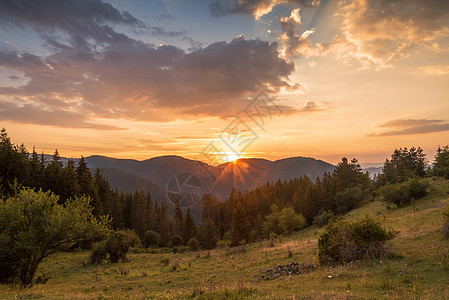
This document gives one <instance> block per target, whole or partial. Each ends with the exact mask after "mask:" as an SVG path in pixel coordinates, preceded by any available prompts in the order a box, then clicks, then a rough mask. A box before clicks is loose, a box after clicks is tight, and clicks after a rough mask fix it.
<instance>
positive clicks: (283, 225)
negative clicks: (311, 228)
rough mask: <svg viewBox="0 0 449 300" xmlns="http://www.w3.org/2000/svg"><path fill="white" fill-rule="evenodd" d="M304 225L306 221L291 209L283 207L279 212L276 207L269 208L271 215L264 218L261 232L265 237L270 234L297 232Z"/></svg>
mask: <svg viewBox="0 0 449 300" xmlns="http://www.w3.org/2000/svg"><path fill="white" fill-rule="evenodd" d="M305 225H306V220H305V219H304V217H303V216H302V215H301V214H297V213H296V212H295V210H294V209H293V208H291V207H284V208H283V209H282V210H279V208H278V207H277V205H275V204H273V205H272V206H271V214H270V215H268V216H266V217H265V222H264V223H263V231H264V234H265V236H268V235H269V234H270V233H272V232H273V233H276V234H281V233H285V234H288V233H291V232H293V231H295V230H299V229H301V228H303V227H304V226H305Z"/></svg>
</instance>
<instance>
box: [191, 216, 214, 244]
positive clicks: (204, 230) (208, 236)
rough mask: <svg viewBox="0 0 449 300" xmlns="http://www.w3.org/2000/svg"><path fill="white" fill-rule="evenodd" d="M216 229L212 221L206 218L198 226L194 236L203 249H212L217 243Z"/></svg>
mask: <svg viewBox="0 0 449 300" xmlns="http://www.w3.org/2000/svg"><path fill="white" fill-rule="evenodd" d="M217 235H218V230H217V227H215V224H214V222H213V221H212V220H211V219H210V218H208V219H207V220H206V222H204V223H203V224H201V225H200V226H199V227H198V230H197V232H196V238H197V239H198V242H199V243H200V246H201V247H202V248H203V249H213V248H215V245H217V240H218V239H217Z"/></svg>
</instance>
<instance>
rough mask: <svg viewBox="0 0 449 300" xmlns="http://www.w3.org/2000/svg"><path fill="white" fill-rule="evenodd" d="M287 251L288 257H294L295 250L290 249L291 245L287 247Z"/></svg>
mask: <svg viewBox="0 0 449 300" xmlns="http://www.w3.org/2000/svg"><path fill="white" fill-rule="evenodd" d="M287 253H288V257H289V258H290V257H293V251H292V249H290V246H288V247H287Z"/></svg>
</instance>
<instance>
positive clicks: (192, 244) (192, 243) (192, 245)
mask: <svg viewBox="0 0 449 300" xmlns="http://www.w3.org/2000/svg"><path fill="white" fill-rule="evenodd" d="M187 246H189V249H190V250H191V251H198V250H200V243H199V242H198V240H197V239H196V238H191V239H190V240H189V241H188V242H187Z"/></svg>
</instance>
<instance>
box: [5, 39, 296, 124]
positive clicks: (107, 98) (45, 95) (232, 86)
mask: <svg viewBox="0 0 449 300" xmlns="http://www.w3.org/2000/svg"><path fill="white" fill-rule="evenodd" d="M0 64H2V65H3V66H4V67H6V68H9V69H10V70H13V71H18V72H21V73H22V74H23V77H25V78H27V82H26V83H25V84H24V85H21V86H19V87H15V86H4V87H0V95H2V96H3V97H9V98H14V99H22V100H19V101H25V102H26V103H30V104H34V105H46V106H49V107H50V110H51V109H53V108H54V107H60V109H66V110H70V111H73V110H75V111H77V112H79V113H82V114H89V115H92V116H94V117H100V118H123V119H130V120H143V121H157V122H164V121H169V120H173V119H174V118H177V117H186V118H188V117H192V115H191V114H193V113H195V114H196V115H203V116H219V117H221V116H225V115H234V114H235V113H236V112H237V111H238V110H240V109H243V108H244V106H241V107H239V105H238V104H239V103H243V102H242V101H243V100H244V99H246V98H247V97H251V96H252V95H254V94H256V93H258V92H260V91H265V92H268V93H274V92H277V91H280V90H281V89H295V88H297V86H296V85H292V84H290V83H289V82H288V76H289V75H290V74H291V72H292V71H293V70H294V65H293V63H290V62H287V61H286V60H285V59H283V58H280V57H279V52H278V50H277V44H276V43H270V42H265V41H260V40H245V39H244V38H242V37H239V38H236V39H234V40H232V41H231V42H229V43H226V42H218V43H214V44H211V45H209V46H207V47H205V48H200V49H197V50H195V51H192V52H189V53H188V52H185V51H184V50H182V49H179V48H177V47H174V46H161V47H157V48H155V47H153V46H151V45H148V44H144V43H141V42H139V41H135V40H130V41H128V42H127V43H111V44H109V45H106V46H104V47H103V48H102V49H101V50H97V51H95V50H92V49H90V50H89V49H78V48H76V49H73V48H68V49H62V48H60V49H58V50H57V51H55V52H54V53H53V54H51V55H49V56H46V57H39V56H36V55H33V54H29V53H16V52H13V51H0ZM25 98H26V99H25ZM23 99H25V100H23Z"/></svg>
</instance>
